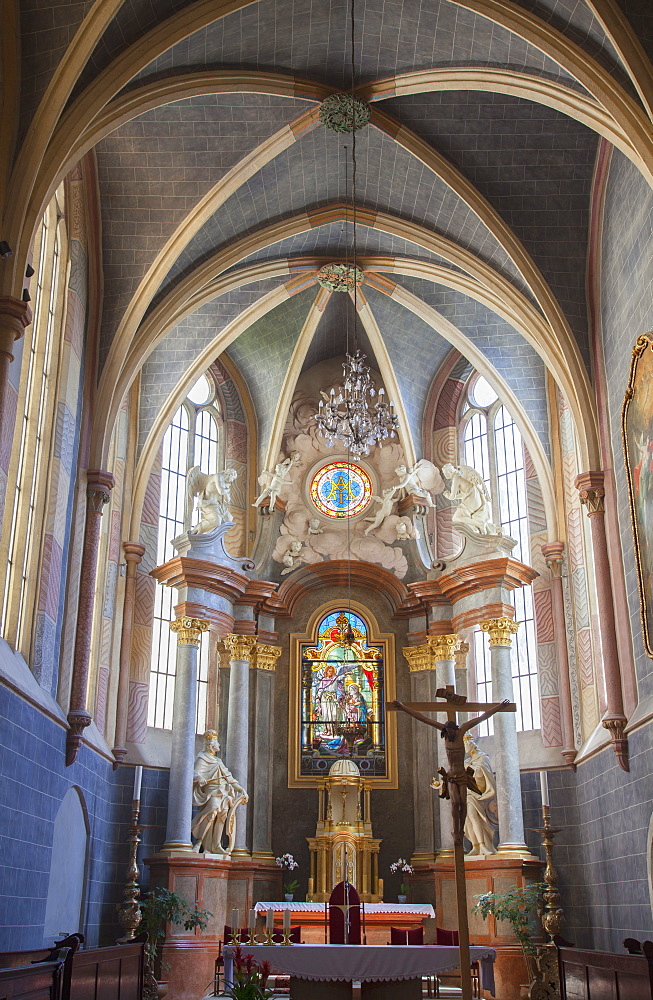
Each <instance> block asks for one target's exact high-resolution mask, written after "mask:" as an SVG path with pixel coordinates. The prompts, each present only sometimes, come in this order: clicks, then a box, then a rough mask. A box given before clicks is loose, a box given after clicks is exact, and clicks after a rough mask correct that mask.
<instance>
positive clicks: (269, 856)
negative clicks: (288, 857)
mask: <svg viewBox="0 0 653 1000" xmlns="http://www.w3.org/2000/svg"><path fill="white" fill-rule="evenodd" d="M252 861H255V862H256V863H257V864H259V865H274V864H275V863H276V862H275V857H274V854H273V853H272V851H252Z"/></svg>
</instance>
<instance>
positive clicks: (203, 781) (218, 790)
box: [192, 729, 249, 857]
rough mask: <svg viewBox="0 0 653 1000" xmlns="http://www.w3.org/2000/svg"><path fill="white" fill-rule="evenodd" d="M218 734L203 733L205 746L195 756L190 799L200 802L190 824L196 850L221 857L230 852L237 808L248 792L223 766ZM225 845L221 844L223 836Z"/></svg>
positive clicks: (196, 802) (245, 799)
mask: <svg viewBox="0 0 653 1000" xmlns="http://www.w3.org/2000/svg"><path fill="white" fill-rule="evenodd" d="M219 752H220V744H219V743H218V734H217V733H216V732H214V730H212V729H209V730H207V732H205V733H204V747H203V749H202V750H200V752H199V753H198V755H197V757H196V758H195V771H194V774H193V803H194V804H195V805H196V806H201V808H200V811H199V812H198V814H197V815H196V817H195V821H194V823H193V826H192V833H193V836H194V837H196V838H197V842H196V844H195V848H194V849H195V851H197V853H199V852H200V851H203V852H204V854H209V855H211V854H215V855H220V856H222V857H224V856H225V855H226V856H228V855H230V854H231V852H232V850H233V846H234V840H235V837H236V809H237V808H238V806H239V805H241V803H245V802H248V801H249V799H248V796H247V792H246V791H245V789H244V788H242V787H241V785H239V784H238V782H237V781H236V779H235V778H234V776H233V774H232V773H231V772H230V771H229V770H228V768H226V767H225V765H224V764H223V763H222V761H221V760H220V758H219V757H218V753H219ZM225 837H226V838H227V844H226V846H223V840H224V838H225Z"/></svg>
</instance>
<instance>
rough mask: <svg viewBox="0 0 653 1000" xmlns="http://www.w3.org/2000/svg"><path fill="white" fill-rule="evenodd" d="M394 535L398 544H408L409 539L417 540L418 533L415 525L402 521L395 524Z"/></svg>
mask: <svg viewBox="0 0 653 1000" xmlns="http://www.w3.org/2000/svg"><path fill="white" fill-rule="evenodd" d="M395 534H396V536H397V541H398V542H409V541H410V539H411V538H419V531H418V530H417V528H416V527H415V525H414V524H411V523H410V522H409V521H407V520H404V519H402V520H400V521H397V523H396V524H395Z"/></svg>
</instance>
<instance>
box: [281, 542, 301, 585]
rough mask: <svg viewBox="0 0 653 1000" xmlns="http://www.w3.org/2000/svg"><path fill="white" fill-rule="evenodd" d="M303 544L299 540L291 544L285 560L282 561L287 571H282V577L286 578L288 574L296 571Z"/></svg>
mask: <svg viewBox="0 0 653 1000" xmlns="http://www.w3.org/2000/svg"><path fill="white" fill-rule="evenodd" d="M303 547H304V546H303V543H302V542H300V541H299V540H298V539H295V541H294V542H291V543H290V548H289V549H287V550H286V552H285V554H284V557H283V559H282V560H281V561H282V563H283V564H284V566H285V567H286V568H285V569H282V570H281V575H282V576H285V575H286V574H287V573H292V571H293V570H294V569H295V566H296V564H297V563H298V562H299V553H300V552H301V551H302V548H303Z"/></svg>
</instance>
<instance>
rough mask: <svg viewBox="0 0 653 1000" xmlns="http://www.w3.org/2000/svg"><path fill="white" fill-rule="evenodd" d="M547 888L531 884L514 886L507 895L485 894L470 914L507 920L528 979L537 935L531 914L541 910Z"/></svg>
mask: <svg viewBox="0 0 653 1000" xmlns="http://www.w3.org/2000/svg"><path fill="white" fill-rule="evenodd" d="M546 889H547V886H546V884H545V883H544V882H530V883H529V884H528V885H525V886H524V887H523V888H520V887H515V888H514V889H510V890H509V891H508V892H484V893H483V894H482V895H480V896H475V897H474V899H478V903H476V905H475V906H474V907H473V909H472V913H480V914H481V916H482V917H484V918H485V919H486V920H487V918H488V916H489V915H490V914H492V916H493V917H494V919H495V920H507V921H508V923H509V924H510V926H511V928H512V932H513V934H514V935H515V937H516V938H517V940H518V941H519V944H520V945H521V950H522V954H523V956H524V962H525V963H526V969H527V971H528V975H529V979H530V980H531V981H532V980H533V979H534V978H535V971H536V970H535V961H534V959H535V954H536V948H535V942H534V941H533V935H534V934H535V933H536V927H535V922H534V919H533V911H534V910H538V911H539V910H540V909H541V907H542V893H543V892H545V891H546Z"/></svg>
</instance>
